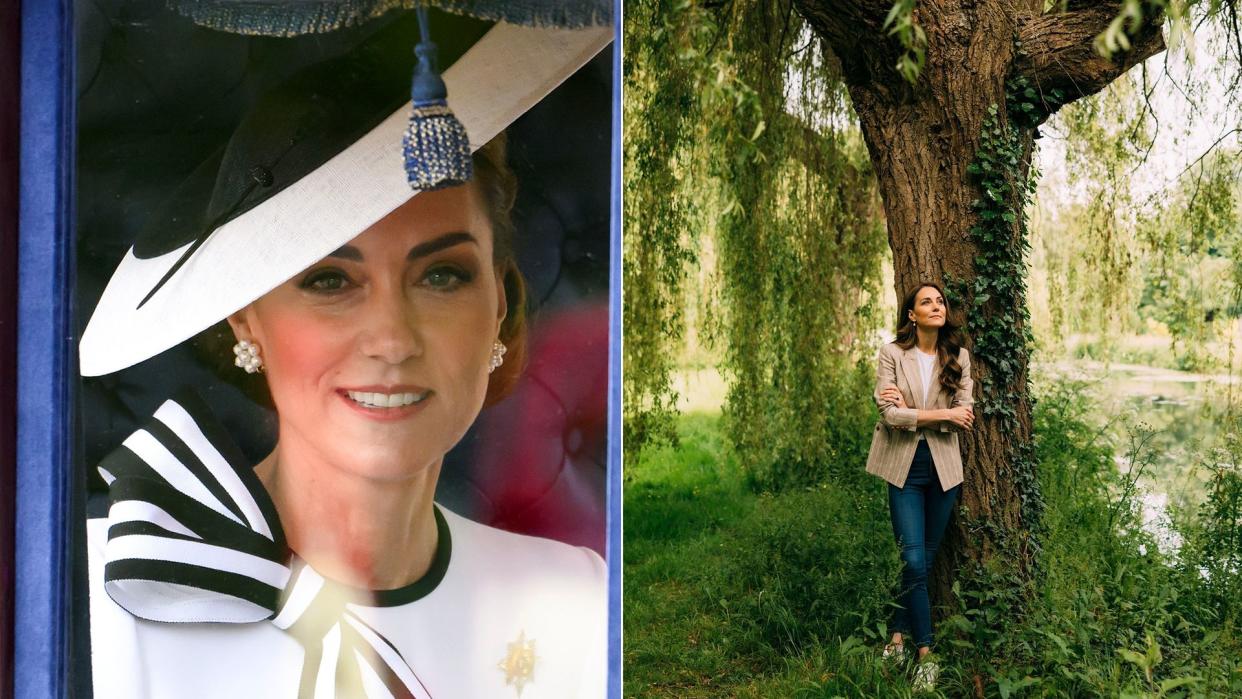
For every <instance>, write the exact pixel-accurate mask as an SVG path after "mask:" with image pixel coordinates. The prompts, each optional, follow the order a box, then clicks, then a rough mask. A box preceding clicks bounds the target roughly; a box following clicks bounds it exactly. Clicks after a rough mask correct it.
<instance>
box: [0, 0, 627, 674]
mask: <svg viewBox="0 0 1242 699" xmlns="http://www.w3.org/2000/svg"><path fill="white" fill-rule="evenodd" d="M613 7H614V14H613V16H614V18H615V22H614V42H615V43H614V46H615V50H614V51H613V78H612V80H613V85H612V183H611V189H612V202H611V211H610V222H611V223H610V228H611V230H610V247H611V255H610V256H611V260H610V267H611V269H610V286H609V351H608V436H609V438H608V445H609V446H608V491H607V499H608V537H607V554H608V591H609V593H608V697H609V698H610V699H620V697H621V689H622V682H621V679H622V677H621V675H622V662H621V660H622V652H621V650H622V645H621V635H622V594H621V592H622V590H621V570H622V541H621V530H622V526H621V524H622V514H621V484H622V478H621V468H622V464H621V454H622V445H621V439H622V430H621V419H622V418H621V415H622V413H621V395H622V394H621V369H622V366H621V357H622V353H621V343H622V340H621V338H622V335H621V332H622V324H621V310H622V306H621V304H622V294H621V291H622V285H621V278H622V274H621V265H622V259H621V258H622V254H623V252H622V246H621V212H622V205H621V196H622V179H621V173H622V147H621V135H622V74H621V70H622V58H623V56H622V54H623V50H622V34H623V32H622V27H623V21H624V20H623V11H622V10H623V8H622V2H621V0H614V5H613ZM72 33H73V14H72V4H71V3H70V2H69V1H68V0H48V1H40V2H28V3H24V4H23V7H22V20H21V36H22V48H21V60H22V65H21V122H20V123H21V136H20V165H19V180H20V191H19V214H18V280H17V281H18V297H17V322H18V328H19V329H20V334H19V338H18V342H17V371H18V382H17V474H16V475H17V488H16V501H17V502H16V508H15V509H16V518H17V521H18V522H20V523H21V527H20V528H19V529H18V532H19V534H18V536H17V539H16V541H15V547H14V548H15V550H14V564H15V565H14V568H15V604H14V616H13V620H14V629H15V630H17V629H20V630H21V632H20V633H15V634H14V658H13V661H14V662H13V669H14V672H13V690H14V696H15V697H17V698H18V699H25V698H26V697H30V698H31V699H42V698H45V697H58V696H67V695H68V694H69V689H70V685H71V678H70V669H71V668H70V666H69V663H70V655H71V653H70V651H69V643H70V639H69V622H70V618H69V617H70V609H71V595H70V590H71V584H72V580H71V576H70V575H69V570H70V558H71V554H72V546H71V544H72V541H73V530H72V521H71V520H72V516H71V515H72V504H71V501H70V495H71V489H72V484H73V477H72V469H73V445H74V431H73V428H74V424H73V414H72V410H73V405H74V402H73V397H74V396H73V387H74V386H75V381H74V380H73V379H74V378H75V377H76V372H75V371H74V367H76V366H77V356H76V348H75V346H74V343H73V342H72V338H73V333H72V323H73V292H72V288H71V286H70V284H69V282H70V281H71V280H72V270H73V262H74V259H73V258H74V255H73V243H72V239H73V225H72V222H73V215H74V163H75V160H76V158H75V152H76V151H75V131H74V124H75V123H76V120H75V114H76V113H75V106H74V100H73V84H74V73H73V70H74V65H75V60H74V53H73V42H72Z"/></svg>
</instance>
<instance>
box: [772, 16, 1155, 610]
mask: <svg viewBox="0 0 1242 699" xmlns="http://www.w3.org/2000/svg"><path fill="white" fill-rule="evenodd" d="M793 3H794V7H795V9H796V10H797V11H798V12H799V13H800V14H801V15H802V16H803V17H804V18H805V19H806V21H807V22H808V24H809V25H810V26H811V28H812V29H813V30H814V31H815V32H816V33H817V34H819V35H820V36H821V37H823V38H824V39H825V40H826V42H827V43H828V44H829V46H830V47H831V49H832V51H833V52H834V53H835V56H836V58H837V59H838V60H839V61H840V64H841V67H842V72H843V74H844V79H845V82H846V85H847V87H848V89H849V93H850V97H851V99H852V101H853V104H854V109H855V111H856V112H857V115H858V118H859V121H860V122H861V125H862V132H863V136H864V138H865V139H866V143H867V148H868V149H869V152H870V157H871V161H872V164H873V166H874V168H875V173H876V177H877V181H878V185H879V189H880V194H881V196H882V198H883V202H884V212H885V215H886V217H887V225H888V236H889V244H890V246H891V248H892V252H893V265H894V271H895V282H896V284H895V285H896V290H897V294H898V298H901V297H902V296H903V295H904V293H905V291H906V290H907V289H908V288H909V287H910V286H911V285H912V284H915V283H917V282H920V281H924V280H930V281H935V282H939V283H943V282H944V281H945V279H946V276H949V277H951V278H953V279H955V280H973V279H974V278H975V270H974V260H975V257H976V254H977V252H978V248H977V246H976V243H975V242H974V241H973V240H972V238H971V236H970V234H969V230H970V228H971V227H972V226H973V225H974V224H975V223H976V215H975V213H974V211H973V210H972V207H971V202H972V201H974V200H975V199H976V198H978V197H979V196H980V193H979V191H978V189H977V187H976V186H975V185H974V184H973V182H972V180H971V178H970V176H968V174H967V167H968V165H969V164H970V163H971V162H972V161H973V160H974V158H975V154H976V152H977V151H978V149H979V145H980V134H981V128H982V125H983V121H984V119H985V117H986V115H987V111H988V108H989V106H990V105H994V104H995V105H998V106H999V107H1000V112H1001V114H1002V118H1004V103H1005V82H1006V81H1007V80H1008V79H1010V78H1014V77H1018V76H1025V77H1026V78H1028V79H1029V81H1030V83H1031V84H1032V85H1034V86H1035V87H1036V89H1038V90H1041V91H1042V93H1041V94H1049V93H1050V91H1051V90H1052V88H1059V89H1060V90H1061V91H1062V92H1063V93H1064V95H1065V96H1066V101H1073V100H1075V99H1079V98H1081V97H1084V96H1086V95H1090V94H1093V93H1095V92H1097V91H1099V90H1101V89H1103V88H1104V87H1105V86H1107V85H1108V84H1109V83H1110V82H1112V81H1113V80H1115V79H1116V78H1118V77H1120V76H1121V75H1122V74H1123V73H1124V72H1126V71H1127V70H1128V69H1129V68H1130V67H1132V66H1133V65H1135V64H1136V63H1138V62H1140V61H1142V60H1143V59H1146V58H1147V57H1149V56H1152V55H1154V54H1156V53H1159V52H1160V51H1163V50H1164V40H1163V37H1162V34H1161V28H1160V18H1159V17H1154V18H1151V20H1150V21H1148V22H1146V23H1145V24H1143V25H1142V26H1140V27H1137V28H1135V29H1134V31H1132V32H1130V38H1131V48H1130V50H1129V51H1127V52H1126V53H1124V54H1120V55H1117V56H1114V57H1113V59H1112V60H1109V59H1106V58H1103V57H1101V56H1100V55H1098V54H1097V53H1096V52H1095V50H1094V48H1093V45H1092V42H1093V40H1094V38H1095V37H1096V36H1097V35H1099V34H1100V32H1102V31H1103V30H1104V29H1105V28H1106V27H1107V26H1108V24H1109V22H1111V21H1112V19H1113V18H1114V17H1116V16H1117V11H1118V3H1116V2H1115V1H1114V2H1100V3H1089V2H1076V1H1075V0H1071V1H1070V2H1069V3H1068V4H1066V5H1065V6H1064V8H1063V9H1062V8H1061V7H1057V8H1056V9H1054V10H1053V11H1052V12H1050V13H1047V14H1045V13H1042V9H1043V7H1044V5H1045V3H1044V0H919V1H918V3H917V4H916V8H915V11H914V19H915V21H916V22H917V23H918V24H919V25H920V26H921V27H922V28H923V30H924V31H925V33H926V36H927V45H926V63H925V65H924V67H923V69H922V72H921V74H920V75H919V77H918V80H917V81H916V82H915V83H914V84H913V85H911V84H910V83H907V82H906V81H905V80H903V79H902V77H901V76H900V75H899V74H898V73H897V71H896V70H895V68H894V66H895V65H896V63H897V59H898V57H899V56H900V55H901V51H902V48H901V46H900V45H899V44H898V42H897V40H896V39H895V38H893V37H890V36H888V35H887V33H886V31H885V30H884V29H883V23H884V18H885V16H886V15H887V14H888V11H889V10H890V8H891V7H892V2H891V0H849V1H846V2H829V1H828V0H793ZM1019 47H1020V49H1019ZM1052 108H1055V105H1050V110H1051V109H1052ZM1034 137H1035V129H1034V128H1026V129H1024V130H1023V131H1022V132H1021V138H1022V140H1023V146H1024V151H1025V152H1026V153H1030V152H1031V151H1032V149H1033V143H1034ZM1024 167H1029V163H1028V164H1026V165H1025V166H1024ZM1023 174H1025V173H1023ZM1019 225H1020V221H1019V223H1016V224H1015V225H1014V231H1013V232H1014V235H1015V236H1016V235H1019V234H1020V232H1021V230H1020V228H1019ZM1025 304H1026V299H1025V298H1020V299H1018V302H1017V304H1016V305H1017V306H1018V307H1017V308H1008V309H1007V308H1000V307H998V305H999V301H998V300H997V299H995V298H993V299H990V300H988V301H987V302H985V303H983V304H981V305H978V306H977V307H975V306H974V304H973V300H972V299H966V305H967V307H971V313H972V317H975V318H985V317H996V315H997V314H1004V313H1005V312H1007V311H1008V312H1010V313H1013V315H1014V316H1015V317H1019V318H1020V317H1025V314H1022V313H1020V311H1022V310H1023V309H1024V308H1025ZM1015 311H1019V312H1017V313H1015ZM968 320H969V319H968ZM968 327H969V326H968ZM1024 331H1025V329H1024V328H1020V327H1014V328H1013V332H1015V333H1021V332H1024ZM974 359H975V361H974V365H973V366H974V373H975V385H976V387H977V389H976V390H977V391H978V390H979V389H978V387H980V386H982V385H983V384H984V382H985V381H986V379H987V377H988V376H989V374H990V373H991V372H992V370H993V367H994V366H995V362H996V361H997V360H998V359H1003V358H998V357H987V356H978V357H974ZM1009 359H1011V360H1016V361H1017V362H1018V367H1019V369H1018V372H1017V376H1016V377H1015V379H1014V382H1013V385H1012V386H1009V387H1008V388H1009V389H1010V390H1012V391H1013V392H1014V393H1015V395H1017V396H1018V400H1017V404H1016V405H1015V406H1014V407H1015V408H1016V411H1017V429H1016V430H1014V429H1011V428H1007V427H1003V426H1002V424H1001V421H999V420H996V419H987V418H984V417H983V416H982V415H978V416H977V417H978V418H979V419H978V420H977V422H976V426H975V429H974V430H973V432H971V433H970V434H969V435H968V436H967V437H966V439H964V440H963V457H964V460H965V461H964V464H965V472H966V481H965V484H964V485H963V489H962V500H961V503H962V505H964V506H965V507H966V508H967V510H968V511H969V513H970V514H971V516H972V518H974V519H976V520H977V521H981V522H985V523H987V524H989V525H995V526H996V528H997V529H1000V530H1004V531H1009V532H1015V531H1029V528H1030V527H1031V526H1032V525H1033V522H1032V521H1031V519H1032V517H1031V516H1030V513H1024V512H1023V508H1022V499H1021V497H1020V493H1018V492H1017V489H1016V487H1015V481H1014V479H1013V478H1012V477H1011V476H1012V473H1011V471H1010V467H1011V465H1012V464H1011V460H1012V455H1013V454H1015V453H1017V450H1019V449H1021V448H1024V447H1025V446H1027V445H1029V443H1030V439H1031V404H1030V400H1029V396H1028V395H1027V390H1026V372H1027V357H1026V356H1020V357H1012V358H1009ZM997 388H1000V389H1002V390H1003V388H1004V387H997ZM999 545H1000V542H998V541H996V540H995V537H994V535H993V534H991V533H990V530H989V529H980V528H978V527H976V528H973V529H969V530H968V529H967V526H966V522H964V521H963V520H962V518H960V517H955V518H954V523H952V524H950V528H949V532H948V534H947V537H946V541H945V544H944V548H943V549H942V554H943V555H941V556H940V557H939V558H940V559H941V562H940V564H938V565H937V571H936V575H935V576H934V584H935V590H934V591H933V594H934V595H935V594H937V593H938V594H939V596H938V599H940V600H949V599H950V594H951V592H950V585H951V580H952V578H951V575H950V574H949V572H950V571H954V570H959V569H960V567H961V566H962V565H964V564H966V563H969V562H982V561H985V560H987V559H988V558H989V557H990V556H992V555H993V553H994V552H995V551H996V547H997V546H999ZM1017 558H1018V560H1017V561H1014V562H1013V563H1014V564H1016V565H1017V567H1018V569H1017V571H1016V572H1018V573H1019V574H1022V573H1029V572H1030V570H1031V563H1032V554H1031V550H1030V548H1029V547H1024V548H1023V549H1022V550H1020V551H1019V552H1018V555H1017Z"/></svg>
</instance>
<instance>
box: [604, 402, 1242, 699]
mask: <svg viewBox="0 0 1242 699" xmlns="http://www.w3.org/2000/svg"><path fill="white" fill-rule="evenodd" d="M1038 406H1039V407H1038V412H1037V415H1036V420H1037V422H1036V429H1037V435H1038V443H1037V451H1038V454H1039V457H1040V461H1041V467H1040V478H1041V484H1042V486H1043V489H1044V496H1045V499H1046V501H1047V513H1046V516H1045V525H1046V533H1045V535H1044V548H1043V557H1042V564H1043V569H1044V571H1045V574H1044V576H1043V577H1042V578H1041V579H1040V582H1039V586H1038V588H1037V589H1036V590H1035V592H1034V593H1033V594H1032V596H1031V598H1030V599H1031V601H1030V602H1029V604H1028V606H1027V607H1026V611H1025V613H1024V614H1023V615H1022V616H1021V617H1020V618H1019V617H1018V616H1017V612H1016V611H1015V610H1014V607H1013V605H1014V598H1015V596H1016V595H1017V592H1016V591H1014V590H1012V586H1011V585H1008V584H1007V577H1006V576H1005V573H1004V571H993V573H992V575H993V576H994V578H993V579H991V580H983V581H982V582H981V586H980V587H978V588H976V589H982V590H984V591H985V592H984V593H980V594H976V595H974V596H972V595H966V596H965V599H966V601H965V605H966V606H965V607H964V608H962V609H959V610H956V613H954V614H952V615H951V616H950V617H949V618H947V619H945V620H943V621H942V622H941V623H940V625H939V627H938V634H939V638H940V639H941V642H940V643H938V647H937V652H938V653H939V654H940V657H941V665H942V668H943V671H942V680H941V682H940V684H939V686H938V695H939V696H953V697H957V696H963V697H965V696H976V692H977V691H978V690H979V689H981V690H982V692H983V695H984V696H987V697H1026V696H1037V697H1061V696H1072V697H1077V696H1083V697H1094V696H1107V697H1114V696H1124V697H1170V698H1173V697H1217V696H1226V697H1227V696H1237V697H1242V624H1240V623H1239V617H1240V616H1242V614H1239V610H1240V609H1242V601H1239V600H1236V599H1235V598H1236V597H1237V596H1238V595H1237V594H1236V593H1237V591H1238V590H1240V589H1242V585H1240V584H1239V582H1238V573H1235V574H1234V575H1232V576H1230V575H1228V572H1227V571H1228V569H1229V565H1231V564H1229V563H1227V562H1228V561H1231V560H1232V561H1236V560H1238V558H1237V556H1239V555H1242V552H1240V551H1239V550H1242V544H1239V543H1238V541H1242V531H1238V530H1237V527H1242V522H1236V523H1235V522H1233V521H1231V520H1227V519H1226V520H1221V519H1220V517H1216V519H1214V520H1212V521H1211V522H1208V523H1205V521H1203V516H1201V515H1195V516H1187V517H1186V518H1184V520H1185V521H1184V522H1183V523H1182V525H1181V526H1183V527H1185V531H1184V532H1183V534H1184V536H1186V537H1187V541H1189V542H1192V543H1195V542H1197V543H1195V545H1194V546H1191V547H1190V548H1191V549H1192V550H1191V551H1190V553H1189V554H1188V555H1187V558H1188V560H1175V559H1172V558H1169V557H1168V556H1166V555H1164V554H1162V553H1160V551H1159V550H1158V549H1157V547H1156V545H1155V542H1154V541H1152V540H1151V537H1150V536H1149V535H1148V534H1146V533H1145V532H1144V531H1143V530H1142V529H1141V528H1140V527H1139V526H1138V516H1139V513H1138V511H1137V507H1136V505H1135V503H1134V502H1133V501H1132V500H1130V499H1126V498H1123V497H1121V496H1120V495H1119V493H1120V492H1121V489H1119V488H1118V487H1117V485H1118V483H1117V478H1118V477H1119V476H1118V474H1117V472H1116V468H1115V466H1114V462H1113V452H1112V449H1111V447H1109V445H1108V444H1107V443H1106V442H1104V441H1102V440H1100V439H1099V438H1098V437H1097V435H1098V433H1099V430H1098V428H1097V427H1096V426H1095V425H1094V424H1092V423H1091V422H1090V420H1089V419H1088V416H1089V415H1091V414H1092V410H1091V404H1090V402H1089V401H1088V400H1087V399H1086V398H1084V397H1083V396H1082V394H1081V388H1074V387H1068V388H1067V387H1056V388H1053V389H1052V390H1050V391H1048V392H1046V394H1045V395H1044V396H1042V398H1041V400H1040V402H1039V403H1038ZM721 430H722V427H721V421H720V418H719V416H718V415H713V414H704V413H697V414H691V415H687V416H684V417H683V418H682V419H681V421H680V423H679V426H678V431H679V434H680V436H681V441H680V445H679V446H678V447H676V448H674V447H663V448H660V449H652V450H647V451H646V452H645V453H644V454H643V455H642V456H641V458H639V459H638V460H637V462H636V463H635V462H631V463H627V465H626V474H625V481H626V482H625V488H626V490H625V530H624V532H625V561H624V566H625V592H624V594H625V694H626V696H636V697H637V696H643V697H734V696H736V697H836V696H842V697H873V696H881V697H890V696H892V697H902V696H908V695H910V691H911V690H910V686H909V672H908V668H907V669H903V668H893V667H890V666H886V665H884V664H883V663H882V662H881V661H880V660H879V658H878V649H879V648H880V646H881V645H882V643H883V641H882V639H883V638H884V636H885V635H886V629H885V628H884V625H883V621H882V620H883V619H884V618H885V617H886V615H887V612H886V605H887V604H888V603H889V600H890V599H891V597H890V592H889V586H890V585H891V584H892V583H893V582H894V581H895V579H896V575H897V570H898V568H897V553H896V547H895V546H894V545H893V544H892V542H891V540H890V537H889V536H888V533H889V531H890V529H889V522H888V513H887V508H886V505H885V502H884V497H883V487H882V486H883V484H882V483H881V482H880V481H879V480H878V479H857V480H852V479H851V480H850V481H849V482H847V483H839V484H828V485H821V486H816V487H812V488H804V489H794V490H791V491H786V492H781V493H780V494H777V495H772V494H759V493H756V492H754V491H753V490H752V489H751V487H750V485H748V484H749V481H748V480H747V478H746V475H745V473H744V469H743V468H742V467H741V465H739V464H738V463H737V462H736V460H734V459H733V457H732V456H731V455H730V453H729V449H728V447H727V442H726V439H725V436H724V435H723V434H722V431H721ZM858 469H859V470H861V469H862V464H861V463H860V464H858ZM1223 477H1224V478H1226V480H1224V481H1220V482H1219V483H1223V484H1225V485H1222V486H1221V487H1222V488H1223V490H1222V491H1221V492H1232V495H1230V496H1228V497H1233V498H1235V499H1234V500H1233V501H1230V502H1234V503H1236V502H1239V501H1242V500H1239V499H1238V498H1239V493H1242V474H1235V475H1234V476H1223ZM1229 478H1232V479H1233V480H1228V479H1229ZM1226 486H1227V487H1226ZM1229 488H1232V489H1233V490H1232V491H1230V490H1229ZM1218 499H1219V498H1218ZM1221 502H1225V501H1224V500H1222V501H1221ZM1220 504H1221V503H1220V502H1218V503H1217V505H1218V507H1217V508H1216V509H1217V510H1220V509H1221V507H1219V505H1220ZM1226 509H1227V508H1226ZM1235 512H1236V510H1235ZM1204 516H1205V515H1204ZM1209 519H1210V518H1209ZM1222 521H1223V525H1224V526H1223V529H1222ZM1235 524H1236V526H1235ZM1209 525H1211V526H1209ZM1234 533H1236V534H1238V536H1236V537H1234V539H1233V540H1232V541H1233V543H1232V544H1228V541H1229V540H1230V539H1229V537H1230V536H1232V534H1234ZM1205 541H1206V544H1205V543H1204V542H1205ZM1229 546H1234V547H1235V548H1234V549H1230V548H1229ZM1198 551H1209V552H1210V556H1209V554H1202V555H1201V554H1200V553H1196V552H1198ZM1230 551H1232V552H1233V553H1230ZM1226 554H1228V555H1226ZM1229 555H1233V556H1235V557H1234V558H1232V559H1231V558H1229ZM1204 556H1208V557H1209V558H1211V560H1210V561H1209V562H1208V564H1209V565H1211V566H1214V567H1213V568H1212V570H1213V571H1217V572H1215V573H1214V575H1215V577H1214V578H1213V579H1212V580H1205V579H1204V578H1203V577H1202V576H1201V575H1200V574H1199V567H1200V564H1201V560H1200V559H1203V560H1207V559H1206V558H1204ZM1221 561H1226V563H1224V564H1222V563H1221ZM1220 571H1225V572H1223V573H1222V572H1220ZM975 582H976V583H980V581H975Z"/></svg>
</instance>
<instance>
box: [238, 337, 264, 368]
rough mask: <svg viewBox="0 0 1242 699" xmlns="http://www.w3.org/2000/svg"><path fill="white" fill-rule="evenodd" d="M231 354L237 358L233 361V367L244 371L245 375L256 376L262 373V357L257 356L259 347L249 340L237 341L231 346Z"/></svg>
mask: <svg viewBox="0 0 1242 699" xmlns="http://www.w3.org/2000/svg"><path fill="white" fill-rule="evenodd" d="M233 354H235V355H237V358H236V359H234V360H233V365H234V366H238V367H241V368H242V369H245V370H246V373H247V374H257V373H259V372H261V371H263V357H261V356H259V346H258V345H257V344H255V343H253V342H250V341H249V340H238V341H237V344H235V345H233Z"/></svg>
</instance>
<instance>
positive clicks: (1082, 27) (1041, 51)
mask: <svg viewBox="0 0 1242 699" xmlns="http://www.w3.org/2000/svg"><path fill="white" fill-rule="evenodd" d="M1117 9H1118V5H1117V3H1115V2H1105V3H1092V4H1088V3H1071V4H1070V5H1069V9H1068V10H1067V11H1065V12H1054V13H1049V14H1044V15H1035V16H1029V17H1025V18H1020V19H1019V20H1018V39H1019V41H1021V42H1022V51H1021V52H1020V53H1019V55H1018V57H1017V59H1016V60H1015V61H1014V65H1013V72H1014V74H1016V75H1025V76H1026V77H1027V78H1029V79H1030V80H1031V82H1032V83H1034V84H1035V86H1036V88H1037V89H1038V90H1040V92H1041V94H1048V93H1050V92H1051V91H1052V90H1053V89H1059V90H1061V92H1062V95H1063V96H1062V100H1061V101H1060V102H1061V103H1060V104H1048V103H1046V104H1045V107H1047V108H1048V109H1047V111H1048V113H1051V112H1054V111H1056V109H1057V108H1059V107H1060V106H1061V104H1064V103H1069V102H1073V101H1074V100H1077V99H1081V98H1083V97H1087V96H1088V95H1093V94H1095V93H1097V92H1099V91H1100V90H1102V89H1104V88H1105V87H1107V86H1108V84H1109V83H1111V82H1113V81H1114V80H1116V79H1117V78H1118V77H1120V76H1121V75H1122V74H1123V73H1125V72H1126V71H1127V70H1129V69H1130V68H1132V67H1133V66H1134V65H1136V64H1138V63H1141V62H1142V61H1144V60H1145V59H1147V58H1149V57H1151V56H1154V55H1156V54H1157V53H1160V52H1161V51H1163V50H1164V49H1165V45H1164V34H1163V32H1162V31H1161V26H1162V24H1163V23H1164V15H1163V14H1161V13H1154V15H1153V16H1150V17H1146V18H1144V20H1143V24H1142V26H1141V27H1139V28H1138V31H1136V32H1134V33H1132V34H1129V35H1128V36H1129V39H1130V49H1129V50H1128V51H1123V52H1118V53H1117V54H1115V55H1113V57H1112V58H1105V57H1104V56H1101V55H1100V54H1099V53H1098V52H1096V50H1095V43H1094V42H1095V38H1096V37H1097V36H1099V35H1100V33H1101V32H1103V31H1104V30H1105V29H1106V28H1107V27H1108V25H1109V23H1110V22H1112V21H1113V19H1114V18H1115V17H1116V16H1117Z"/></svg>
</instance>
